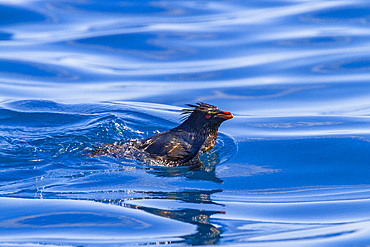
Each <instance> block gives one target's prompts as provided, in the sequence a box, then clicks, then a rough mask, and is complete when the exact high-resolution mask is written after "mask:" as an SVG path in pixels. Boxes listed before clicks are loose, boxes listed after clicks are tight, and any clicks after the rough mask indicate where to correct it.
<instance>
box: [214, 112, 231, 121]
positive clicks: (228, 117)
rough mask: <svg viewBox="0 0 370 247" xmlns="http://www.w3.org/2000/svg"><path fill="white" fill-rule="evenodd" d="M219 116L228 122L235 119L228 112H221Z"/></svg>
mask: <svg viewBox="0 0 370 247" xmlns="http://www.w3.org/2000/svg"><path fill="white" fill-rule="evenodd" d="M217 116H218V117H220V118H223V119H226V120H228V119H231V118H233V117H234V116H233V114H232V113H231V112H228V111H220V113H218V114H217Z"/></svg>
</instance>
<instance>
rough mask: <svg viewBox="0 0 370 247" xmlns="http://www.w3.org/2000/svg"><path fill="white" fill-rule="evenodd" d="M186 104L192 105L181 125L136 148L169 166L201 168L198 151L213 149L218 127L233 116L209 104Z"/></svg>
mask: <svg viewBox="0 0 370 247" xmlns="http://www.w3.org/2000/svg"><path fill="white" fill-rule="evenodd" d="M187 106H189V107H191V108H190V109H184V110H183V113H182V114H183V122H182V123H181V124H180V125H179V126H177V127H175V128H173V129H171V130H168V131H165V132H163V133H159V134H156V135H153V136H150V137H148V138H145V139H143V140H141V141H140V142H139V144H137V148H138V149H140V150H142V151H143V152H145V153H146V155H147V156H150V157H152V158H155V159H158V160H162V161H164V162H166V163H168V164H170V165H186V166H189V168H190V169H197V168H199V167H200V166H201V165H202V163H201V161H200V159H199V154H201V153H203V152H207V151H209V150H210V149H212V148H213V146H214V145H215V143H216V138H217V131H218V127H219V126H220V125H221V123H222V122H223V121H225V120H228V119H230V118H232V117H233V115H232V114H231V113H230V112H227V111H221V110H219V109H218V107H216V106H213V105H209V104H206V103H197V104H196V105H187Z"/></svg>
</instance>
